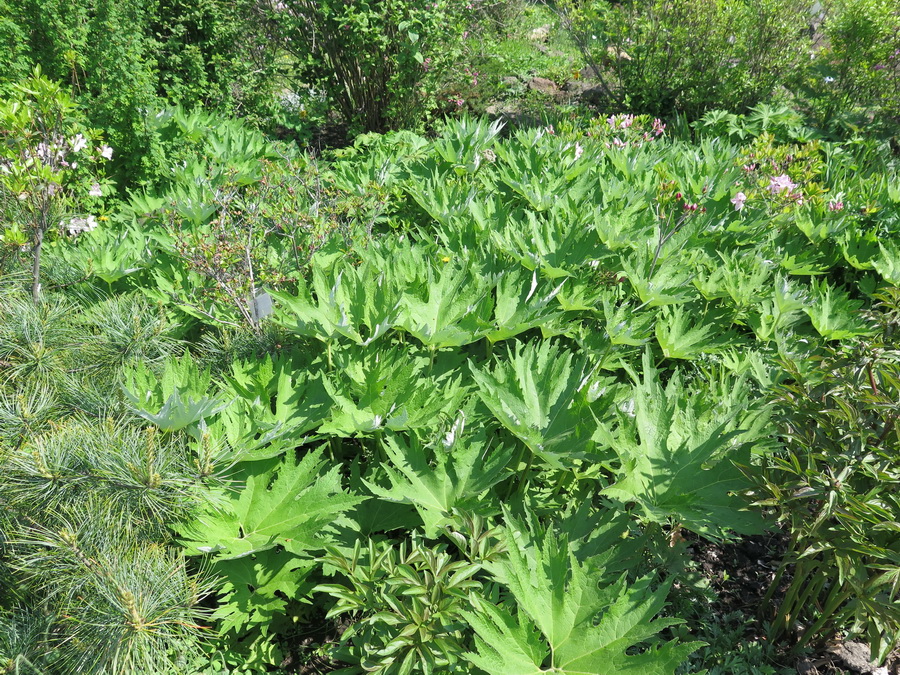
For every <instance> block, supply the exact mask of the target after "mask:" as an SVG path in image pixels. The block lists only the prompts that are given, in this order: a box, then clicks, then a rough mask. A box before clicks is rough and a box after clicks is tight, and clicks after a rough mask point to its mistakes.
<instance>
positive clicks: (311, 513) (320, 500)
mask: <svg viewBox="0 0 900 675" xmlns="http://www.w3.org/2000/svg"><path fill="white" fill-rule="evenodd" d="M324 465H325V462H324V461H323V459H322V451H321V450H318V451H315V452H311V453H309V454H308V455H306V456H305V457H304V458H303V459H302V460H300V461H299V462H297V461H296V460H295V459H293V458H292V453H288V455H287V456H286V457H285V458H284V460H279V459H269V460H262V461H258V462H246V463H244V465H243V466H244V471H242V472H241V476H239V477H243V478H244V480H245V481H246V484H245V486H244V488H243V489H242V490H241V491H240V493H239V494H235V493H232V494H231V495H230V497H231V498H230V499H229V500H228V502H227V504H226V505H225V506H224V508H222V509H218V510H215V511H209V512H207V513H206V514H204V515H202V516H200V517H198V518H197V519H196V520H194V521H193V522H191V523H188V524H187V525H186V526H184V527H183V528H182V530H181V531H182V534H183V535H184V542H183V543H184V546H185V548H186V549H187V550H188V552H189V553H192V554H194V555H196V554H198V553H215V554H216V558H215V559H216V560H228V559H230V558H240V557H241V556H246V555H250V554H252V553H259V552H261V551H266V550H268V549H270V548H272V547H274V546H276V545H281V546H283V547H284V548H285V549H287V550H288V551H290V552H292V553H302V552H303V551H306V550H309V549H316V548H321V547H322V546H323V545H324V543H325V542H326V541H327V539H326V538H325V537H324V533H323V530H324V529H325V528H326V527H327V526H328V525H329V524H330V523H332V522H333V521H334V520H336V519H337V518H338V517H339V516H340V515H341V514H342V513H343V512H344V511H347V510H348V509H350V508H352V507H353V506H354V505H355V504H358V503H359V502H360V501H362V499H361V498H359V497H354V496H353V495H350V494H347V493H346V492H344V491H343V489H342V487H341V478H340V473H339V472H340V467H339V466H335V467H334V468H332V469H331V470H330V471H327V472H325V473H322V468H323V467H324Z"/></svg>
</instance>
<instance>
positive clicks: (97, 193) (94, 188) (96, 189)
mask: <svg viewBox="0 0 900 675" xmlns="http://www.w3.org/2000/svg"><path fill="white" fill-rule="evenodd" d="M88 194H89V195H90V196H91V197H102V196H103V190H101V189H100V184H99V183H94V184H93V185H91V190H90V192H88Z"/></svg>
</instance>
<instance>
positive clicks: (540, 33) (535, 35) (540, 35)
mask: <svg viewBox="0 0 900 675" xmlns="http://www.w3.org/2000/svg"><path fill="white" fill-rule="evenodd" d="M528 39H529V40H533V41H535V42H546V41H547V40H549V39H550V24H549V23H548V24H545V25H543V26H541V27H540V28H535V29H534V30H533V31H531V32H530V33H529V34H528Z"/></svg>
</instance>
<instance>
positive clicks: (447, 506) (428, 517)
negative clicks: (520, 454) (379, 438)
mask: <svg viewBox="0 0 900 675" xmlns="http://www.w3.org/2000/svg"><path fill="white" fill-rule="evenodd" d="M463 419H464V418H463V417H462V416H460V417H459V418H458V419H457V421H456V423H455V424H454V425H453V428H452V429H451V431H450V433H449V434H447V437H446V438H445V439H444V441H443V442H440V443H435V444H434V447H431V448H428V447H426V446H425V445H423V444H422V443H421V442H420V441H419V440H418V439H416V438H415V437H411V438H410V439H409V441H404V440H403V439H402V438H400V437H399V436H388V437H386V438H385V439H384V450H385V452H386V453H387V456H388V458H389V459H390V462H391V463H390V464H385V466H384V469H385V471H386V472H387V475H388V477H389V478H390V481H391V488H390V489H386V488H383V487H381V486H378V485H375V484H373V483H367V485H368V486H369V489H371V490H372V492H373V493H374V494H376V495H378V496H379V497H381V498H382V499H386V500H388V501H394V502H401V503H404V504H412V505H414V506H415V507H416V510H417V511H418V512H419V515H420V516H421V517H422V521H423V522H424V523H425V535H426V536H428V537H435V536H437V534H438V532H439V528H440V527H441V526H442V525H444V524H446V522H447V518H449V517H450V515H451V512H452V511H453V509H454V508H459V509H465V510H467V511H473V512H475V511H485V510H490V507H489V506H488V507H487V508H486V507H485V505H484V503H482V502H483V500H480V499H479V497H480V496H481V495H482V494H484V493H485V492H486V491H487V490H489V489H490V488H491V487H493V486H494V485H496V484H497V483H498V482H500V481H501V480H502V479H503V478H504V477H505V475H504V474H505V469H506V466H507V464H509V461H510V459H511V458H512V448H511V447H498V448H491V447H490V443H489V442H488V441H486V440H485V438H484V434H478V435H477V436H476V435H473V434H469V435H468V436H462V427H463ZM430 456H431V457H433V458H434V459H433V464H432V462H431V461H429V460H430Z"/></svg>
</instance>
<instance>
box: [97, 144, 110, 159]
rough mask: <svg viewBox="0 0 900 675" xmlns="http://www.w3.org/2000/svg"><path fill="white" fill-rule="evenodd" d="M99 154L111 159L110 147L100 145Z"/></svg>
mask: <svg viewBox="0 0 900 675" xmlns="http://www.w3.org/2000/svg"><path fill="white" fill-rule="evenodd" d="M100 156H101V157H103V159H112V148H111V147H109V146H108V145H101V146H100Z"/></svg>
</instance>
